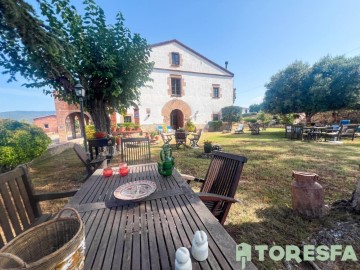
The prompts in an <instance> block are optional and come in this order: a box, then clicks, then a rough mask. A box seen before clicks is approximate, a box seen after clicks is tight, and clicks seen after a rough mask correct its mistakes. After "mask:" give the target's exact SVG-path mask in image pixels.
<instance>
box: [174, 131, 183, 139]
mask: <svg viewBox="0 0 360 270" xmlns="http://www.w3.org/2000/svg"><path fill="white" fill-rule="evenodd" d="M175 140H186V133H185V132H178V131H176V132H175Z"/></svg>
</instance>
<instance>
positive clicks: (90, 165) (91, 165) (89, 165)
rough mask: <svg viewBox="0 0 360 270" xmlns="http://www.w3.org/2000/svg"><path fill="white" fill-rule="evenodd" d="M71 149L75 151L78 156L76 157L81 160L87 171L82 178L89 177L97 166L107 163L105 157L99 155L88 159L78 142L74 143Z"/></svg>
mask: <svg viewBox="0 0 360 270" xmlns="http://www.w3.org/2000/svg"><path fill="white" fill-rule="evenodd" d="M73 149H74V151H75V154H76V155H77V156H78V158H79V159H80V160H81V162H82V163H83V164H84V166H85V168H86V172H87V176H86V177H85V179H84V180H86V179H87V178H89V176H90V175H92V173H93V172H94V171H95V170H96V169H97V168H99V167H105V166H106V165H107V162H106V158H105V157H99V158H97V159H93V160H90V159H89V158H88V156H87V154H86V152H85V150H84V149H83V148H82V147H81V146H80V145H78V144H74V146H73Z"/></svg>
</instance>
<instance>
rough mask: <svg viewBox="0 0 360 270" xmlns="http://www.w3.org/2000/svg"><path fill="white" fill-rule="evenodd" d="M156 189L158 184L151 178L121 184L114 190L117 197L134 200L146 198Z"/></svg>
mask: <svg viewBox="0 0 360 270" xmlns="http://www.w3.org/2000/svg"><path fill="white" fill-rule="evenodd" d="M155 190H156V184H155V182H153V181H149V180H139V181H134V182H129V183H126V184H123V185H121V186H120V187H118V188H117V189H116V190H115V191H114V196H115V198H117V199H119V200H125V201H132V200H139V199H142V198H145V197H147V196H149V195H150V194H152V193H153V192H154V191H155Z"/></svg>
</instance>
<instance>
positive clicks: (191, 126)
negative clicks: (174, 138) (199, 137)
mask: <svg viewBox="0 0 360 270" xmlns="http://www.w3.org/2000/svg"><path fill="white" fill-rule="evenodd" d="M185 129H186V131H188V132H194V131H195V129H196V127H195V125H194V123H193V122H192V121H191V120H188V121H187V122H186V124H185Z"/></svg>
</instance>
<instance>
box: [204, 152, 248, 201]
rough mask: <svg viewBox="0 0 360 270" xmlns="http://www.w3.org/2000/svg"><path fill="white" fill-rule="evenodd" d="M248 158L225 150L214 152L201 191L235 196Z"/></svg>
mask: <svg viewBox="0 0 360 270" xmlns="http://www.w3.org/2000/svg"><path fill="white" fill-rule="evenodd" d="M246 161H247V158H246V157H243V156H238V155H234V154H229V153H224V152H217V151H214V152H213V157H212V160H211V163H210V165H209V169H208V171H207V173H206V176H205V183H204V185H203V186H202V188H201V192H209V193H214V194H217V195H222V196H228V197H232V198H233V197H234V196H235V193H236V188H237V186H238V184H239V181H240V177H241V172H242V169H243V166H244V163H246Z"/></svg>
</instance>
